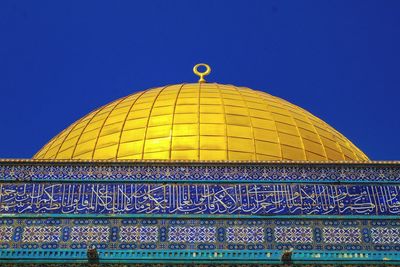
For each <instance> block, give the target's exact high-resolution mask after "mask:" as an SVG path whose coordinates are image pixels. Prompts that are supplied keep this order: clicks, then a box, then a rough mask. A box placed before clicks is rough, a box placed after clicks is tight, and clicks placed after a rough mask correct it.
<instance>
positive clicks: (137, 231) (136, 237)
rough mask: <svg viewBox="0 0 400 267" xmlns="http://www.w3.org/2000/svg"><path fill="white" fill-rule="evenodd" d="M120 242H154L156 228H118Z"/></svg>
mask: <svg viewBox="0 0 400 267" xmlns="http://www.w3.org/2000/svg"><path fill="white" fill-rule="evenodd" d="M120 240H121V242H124V243H125V242H127V243H129V242H156V241H157V240H158V227H156V226H147V227H146V226H143V227H142V226H122V227H121V228H120Z"/></svg>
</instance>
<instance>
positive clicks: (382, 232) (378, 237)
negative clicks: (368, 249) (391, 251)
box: [371, 227, 400, 244]
mask: <svg viewBox="0 0 400 267" xmlns="http://www.w3.org/2000/svg"><path fill="white" fill-rule="evenodd" d="M371 237H372V242H373V243H377V244H400V228H385V227H376V228H371Z"/></svg>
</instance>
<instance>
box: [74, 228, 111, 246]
mask: <svg viewBox="0 0 400 267" xmlns="http://www.w3.org/2000/svg"><path fill="white" fill-rule="evenodd" d="M109 235H110V228H109V227H108V226H74V227H72V229H71V240H72V241H73V242H95V243H100V242H107V241H108V240H109Z"/></svg>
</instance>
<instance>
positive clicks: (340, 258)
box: [0, 160, 400, 265]
mask: <svg viewBox="0 0 400 267" xmlns="http://www.w3.org/2000/svg"><path fill="white" fill-rule="evenodd" d="M0 213H1V217H0V247H1V249H2V250H1V252H0V263H1V264H13V263H16V262H20V263H23V262H25V263H50V262H51V263H55V262H57V261H58V260H59V261H60V262H63V263H65V262H69V263H70V264H72V263H75V264H77V265H79V264H83V263H88V262H91V261H93V259H91V258H90V257H89V256H88V255H92V254H93V255H96V256H98V257H97V258H95V261H96V262H97V263H108V264H112V263H121V262H123V263H127V264H128V263H129V264H131V263H132V264H145V263H150V262H151V263H157V262H159V263H160V264H174V265H175V264H186V263H192V262H194V263H196V264H213V263H220V264H233V263H235V264H279V263H299V264H317V263H318V264H336V263H340V264H358V265H360V264H361V265H362V264H375V263H382V262H383V261H387V263H388V264H400V253H399V251H400V219H399V218H400V217H399V215H400V164H399V163H396V162H393V163H390V162H370V163H363V164H361V163H309V162H307V163H300V162H294V163H290V162H285V163H272V162H265V163H212V162H208V163H201V164H199V163H192V162H169V163H167V162H44V161H29V160H27V161H22V160H21V161H7V160H4V161H1V162H0ZM89 250H90V251H89ZM288 259H289V262H288Z"/></svg>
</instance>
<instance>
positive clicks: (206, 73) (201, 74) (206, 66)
mask: <svg viewBox="0 0 400 267" xmlns="http://www.w3.org/2000/svg"><path fill="white" fill-rule="evenodd" d="M199 67H205V68H206V70H205V71H204V72H200V71H199V70H198V68H199ZM193 72H194V74H196V75H197V76H199V77H200V79H199V83H205V82H206V80H205V79H204V76H207V75H208V74H210V72H211V67H210V66H208V65H207V64H205V63H199V64H197V65H196V66H194V67H193Z"/></svg>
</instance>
